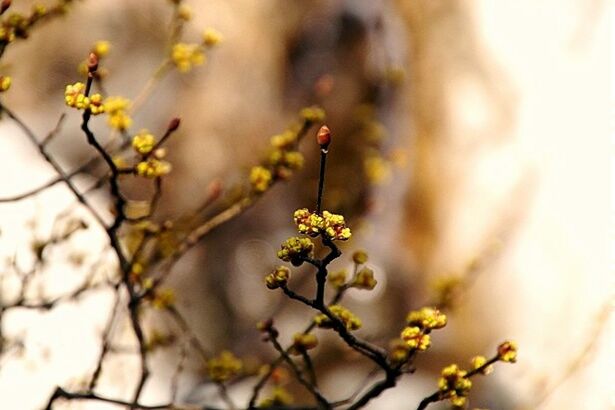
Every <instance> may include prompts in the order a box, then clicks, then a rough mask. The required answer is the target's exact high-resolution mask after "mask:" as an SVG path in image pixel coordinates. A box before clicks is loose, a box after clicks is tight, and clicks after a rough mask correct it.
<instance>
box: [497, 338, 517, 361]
mask: <svg viewBox="0 0 615 410" xmlns="http://www.w3.org/2000/svg"><path fill="white" fill-rule="evenodd" d="M498 360H500V361H502V362H505V363H515V362H516V361H517V343H515V342H512V341H506V342H504V343H502V344H500V345H499V346H498Z"/></svg>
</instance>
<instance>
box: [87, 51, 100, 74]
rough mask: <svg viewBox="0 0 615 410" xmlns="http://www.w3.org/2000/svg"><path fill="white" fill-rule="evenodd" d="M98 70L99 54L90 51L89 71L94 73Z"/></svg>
mask: <svg viewBox="0 0 615 410" xmlns="http://www.w3.org/2000/svg"><path fill="white" fill-rule="evenodd" d="M96 70H98V56H97V55H96V54H95V53H90V55H89V57H88V72H89V73H94V72H96Z"/></svg>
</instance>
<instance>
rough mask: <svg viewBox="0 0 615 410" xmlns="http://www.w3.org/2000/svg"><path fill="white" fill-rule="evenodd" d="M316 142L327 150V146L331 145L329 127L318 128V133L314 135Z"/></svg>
mask: <svg viewBox="0 0 615 410" xmlns="http://www.w3.org/2000/svg"><path fill="white" fill-rule="evenodd" d="M316 141H317V142H318V145H320V146H321V148H327V147H328V146H329V144H330V143H331V131H330V130H329V127H327V126H326V125H323V126H322V127H320V129H319V130H318V133H317V134H316Z"/></svg>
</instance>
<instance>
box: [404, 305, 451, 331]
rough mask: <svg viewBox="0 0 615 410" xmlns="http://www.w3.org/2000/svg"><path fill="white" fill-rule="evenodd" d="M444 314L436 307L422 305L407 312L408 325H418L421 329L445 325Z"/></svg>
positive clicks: (439, 327)
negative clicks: (422, 306) (418, 308)
mask: <svg viewBox="0 0 615 410" xmlns="http://www.w3.org/2000/svg"><path fill="white" fill-rule="evenodd" d="M446 320H447V319H446V315H445V314H444V313H442V312H440V311H439V310H438V309H436V308H431V307H424V308H421V309H420V310H414V311H412V312H410V313H408V316H407V317H406V322H408V326H418V327H420V328H421V329H425V330H433V329H441V328H443V327H444V326H446Z"/></svg>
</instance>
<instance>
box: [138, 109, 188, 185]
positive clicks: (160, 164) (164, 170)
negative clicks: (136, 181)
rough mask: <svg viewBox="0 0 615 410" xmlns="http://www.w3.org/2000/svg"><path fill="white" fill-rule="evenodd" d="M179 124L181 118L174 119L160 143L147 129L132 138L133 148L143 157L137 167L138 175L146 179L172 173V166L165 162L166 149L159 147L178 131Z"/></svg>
mask: <svg viewBox="0 0 615 410" xmlns="http://www.w3.org/2000/svg"><path fill="white" fill-rule="evenodd" d="M179 123H180V120H179V118H173V119H172V120H171V122H170V123H169V126H168V128H167V131H166V134H165V135H164V136H163V137H162V139H161V140H160V141H156V138H155V137H154V136H153V135H152V134H150V132H149V131H148V130H145V129H143V130H141V131H139V133H138V134H137V135H135V136H134V137H133V138H132V148H133V149H134V150H135V152H136V153H137V154H139V155H141V160H140V162H139V163H138V164H137V166H136V167H135V170H136V173H137V175H139V176H142V177H145V178H159V177H162V176H165V175H167V174H168V173H169V172H171V164H170V163H169V162H167V161H164V160H163V158H164V157H165V156H166V149H164V148H158V146H159V145H160V144H162V143H163V142H164V140H165V139H166V138H167V137H168V136H169V135H170V134H171V133H172V132H174V131H175V130H177V128H178V127H179Z"/></svg>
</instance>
